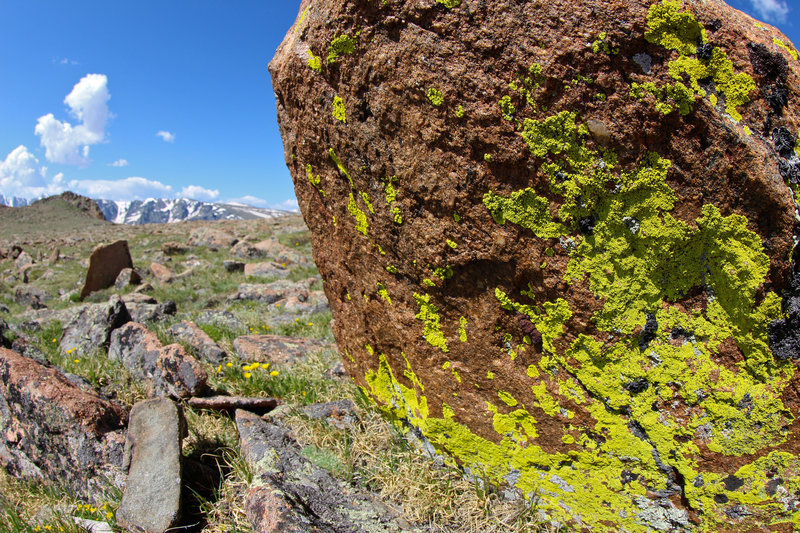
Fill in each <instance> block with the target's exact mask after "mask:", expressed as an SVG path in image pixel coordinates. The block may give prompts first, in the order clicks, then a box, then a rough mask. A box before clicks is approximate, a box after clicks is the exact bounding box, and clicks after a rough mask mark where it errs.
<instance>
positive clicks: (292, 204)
mask: <svg viewBox="0 0 800 533" xmlns="http://www.w3.org/2000/svg"><path fill="white" fill-rule="evenodd" d="M269 207H271V208H272V209H282V210H284V211H300V206H299V204H298V203H297V198H289V199H288V200H284V201H283V202H281V203H279V204H273V205H270V206H269Z"/></svg>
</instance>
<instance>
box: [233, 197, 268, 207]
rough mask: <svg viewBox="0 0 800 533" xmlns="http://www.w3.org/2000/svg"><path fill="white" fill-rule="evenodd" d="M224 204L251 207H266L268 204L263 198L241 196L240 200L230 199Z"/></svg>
mask: <svg viewBox="0 0 800 533" xmlns="http://www.w3.org/2000/svg"><path fill="white" fill-rule="evenodd" d="M225 203H229V204H245V205H251V206H253V207H267V205H269V202H267V201H266V200H264V199H263V198H258V197H257V196H249V195H247V196H242V197H241V198H230V199H228V200H226V202H225Z"/></svg>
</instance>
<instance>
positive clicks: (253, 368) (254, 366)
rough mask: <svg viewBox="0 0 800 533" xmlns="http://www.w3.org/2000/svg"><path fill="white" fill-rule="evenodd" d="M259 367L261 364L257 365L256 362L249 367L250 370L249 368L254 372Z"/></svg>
mask: <svg viewBox="0 0 800 533" xmlns="http://www.w3.org/2000/svg"><path fill="white" fill-rule="evenodd" d="M259 366H261V363H258V362H256V363H252V364H251V365H250V368H251V369H252V370H255V369H256V368H258V367H259Z"/></svg>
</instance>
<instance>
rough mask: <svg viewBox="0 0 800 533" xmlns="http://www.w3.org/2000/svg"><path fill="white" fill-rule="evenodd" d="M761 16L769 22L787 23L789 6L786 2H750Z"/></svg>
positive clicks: (754, 0)
mask: <svg viewBox="0 0 800 533" xmlns="http://www.w3.org/2000/svg"><path fill="white" fill-rule="evenodd" d="M750 3H751V4H753V9H755V10H756V13H758V14H759V16H761V17H763V18H764V20H767V21H769V22H785V21H786V15H788V14H789V6H788V5H787V4H786V1H785V0H750Z"/></svg>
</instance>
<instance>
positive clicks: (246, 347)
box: [233, 335, 333, 363]
mask: <svg viewBox="0 0 800 533" xmlns="http://www.w3.org/2000/svg"><path fill="white" fill-rule="evenodd" d="M332 348H333V345H332V344H331V343H328V342H325V341H320V340H316V339H304V338H302V337H288V336H284V335H245V336H242V337H238V338H237V339H236V340H234V341H233V349H234V350H236V354H237V355H238V356H239V357H240V358H241V359H243V360H245V361H257V362H259V363H291V362H292V361H296V360H298V359H302V358H304V357H305V356H306V355H308V354H309V353H312V352H318V351H320V350H325V349H332Z"/></svg>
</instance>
